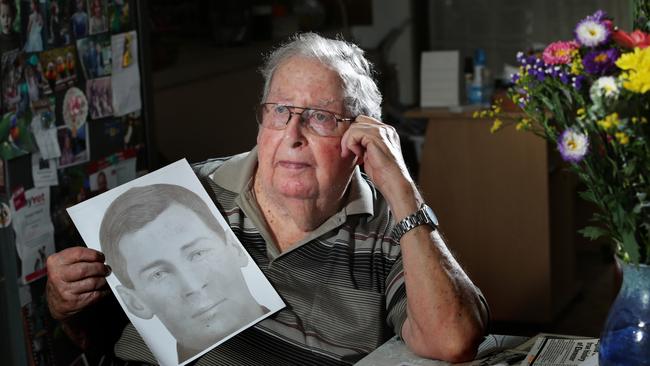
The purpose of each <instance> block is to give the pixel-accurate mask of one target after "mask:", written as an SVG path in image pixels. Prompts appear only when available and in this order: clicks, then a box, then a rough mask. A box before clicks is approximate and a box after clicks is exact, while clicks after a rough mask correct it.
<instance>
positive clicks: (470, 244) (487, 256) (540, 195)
mask: <svg viewBox="0 0 650 366" xmlns="http://www.w3.org/2000/svg"><path fill="white" fill-rule="evenodd" d="M407 117H411V118H426V119H427V120H428V125H427V130H426V131H427V132H426V138H425V142H424V146H423V151H422V157H421V163H420V172H419V182H418V183H419V186H420V189H421V190H422V192H423V194H424V196H425V198H426V200H427V202H428V203H429V205H430V206H431V207H432V208H433V209H434V211H435V212H436V214H437V215H438V218H439V220H440V228H441V232H442V234H443V235H444V237H445V238H446V241H447V245H448V246H449V248H450V249H451V251H452V252H453V253H454V255H455V256H456V258H457V259H458V260H459V262H460V263H461V265H462V266H463V268H465V269H466V271H467V272H468V274H469V275H470V277H471V278H472V280H473V281H474V282H475V283H476V284H477V285H478V286H479V287H480V288H481V290H482V291H483V293H484V294H485V296H486V298H487V300H488V302H489V303H490V307H491V310H492V317H493V320H496V321H514V322H535V323H544V322H550V321H552V320H553V318H554V317H555V315H556V314H557V312H558V311H559V310H560V309H561V308H562V306H563V305H565V304H566V303H567V301H568V300H569V299H570V298H571V297H572V295H573V293H574V288H575V250H574V245H573V242H574V240H573V238H574V235H575V234H574V233H575V228H574V227H573V200H574V196H575V195H574V194H573V192H574V186H575V185H574V184H573V181H572V179H571V176H570V175H569V174H568V173H566V172H565V171H564V170H563V169H561V168H559V167H558V166H559V165H558V163H559V162H558V161H556V159H555V154H554V153H552V152H551V153H549V150H550V148H549V147H548V146H547V144H546V142H545V141H544V140H543V139H541V138H538V137H536V136H534V135H533V134H531V133H523V132H517V131H515V129H514V127H513V126H511V127H510V128H506V129H504V130H502V131H500V132H498V133H495V134H492V133H490V125H491V123H492V122H491V121H490V120H487V119H482V120H481V119H473V118H472V116H471V112H461V113H451V112H449V111H448V110H447V109H420V110H413V111H410V112H408V113H407ZM513 118H516V116H513Z"/></svg>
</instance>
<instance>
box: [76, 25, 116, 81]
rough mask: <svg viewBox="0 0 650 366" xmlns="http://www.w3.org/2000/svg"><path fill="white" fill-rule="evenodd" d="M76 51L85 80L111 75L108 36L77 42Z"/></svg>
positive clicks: (109, 38) (103, 35) (92, 37)
mask: <svg viewBox="0 0 650 366" xmlns="http://www.w3.org/2000/svg"><path fill="white" fill-rule="evenodd" d="M77 51H78V52H79V60H81V66H82V69H83V71H84V76H85V77H86V79H94V78H97V77H101V76H107V75H110V74H111V66H112V65H111V62H112V61H111V37H110V36H109V35H108V34H101V35H98V36H91V37H88V38H83V39H80V40H78V41H77Z"/></svg>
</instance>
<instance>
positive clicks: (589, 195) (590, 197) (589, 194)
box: [578, 190, 598, 203]
mask: <svg viewBox="0 0 650 366" xmlns="http://www.w3.org/2000/svg"><path fill="white" fill-rule="evenodd" d="M578 194H579V195H580V197H581V198H582V199H583V200H585V201H588V202H593V203H598V200H597V199H596V195H595V194H594V191H592V190H586V191H582V192H579V193H578Z"/></svg>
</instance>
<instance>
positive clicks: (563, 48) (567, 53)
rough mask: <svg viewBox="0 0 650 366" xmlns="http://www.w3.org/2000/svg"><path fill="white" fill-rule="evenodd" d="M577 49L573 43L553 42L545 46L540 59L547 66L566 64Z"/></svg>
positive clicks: (576, 45)
mask: <svg viewBox="0 0 650 366" xmlns="http://www.w3.org/2000/svg"><path fill="white" fill-rule="evenodd" d="M577 48H578V44H577V43H576V42H575V41H570V42H563V41H559V42H553V43H551V44H549V45H548V46H546V49H545V50H544V53H543V54H542V58H543V59H544V63H546V64H547V65H560V64H568V63H569V62H571V56H572V54H573V51H574V50H575V49H577Z"/></svg>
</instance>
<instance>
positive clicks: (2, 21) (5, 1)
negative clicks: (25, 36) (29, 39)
mask: <svg viewBox="0 0 650 366" xmlns="http://www.w3.org/2000/svg"><path fill="white" fill-rule="evenodd" d="M20 23H21V22H20V3H19V0H0V50H2V51H9V50H14V49H17V48H20V37H19V33H20Z"/></svg>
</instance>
